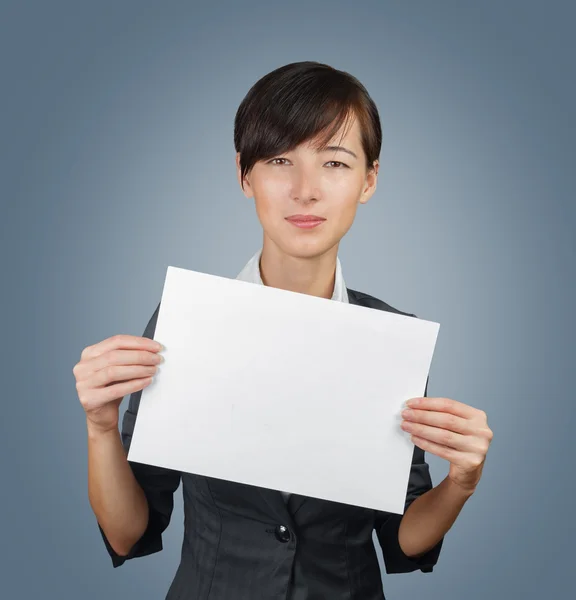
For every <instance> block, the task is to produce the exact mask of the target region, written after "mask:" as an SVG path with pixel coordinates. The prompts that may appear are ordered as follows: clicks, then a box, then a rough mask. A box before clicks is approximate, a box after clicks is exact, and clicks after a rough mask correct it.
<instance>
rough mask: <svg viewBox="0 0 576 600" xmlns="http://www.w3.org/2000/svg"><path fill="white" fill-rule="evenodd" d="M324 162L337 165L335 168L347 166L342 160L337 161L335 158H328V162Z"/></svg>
mask: <svg viewBox="0 0 576 600" xmlns="http://www.w3.org/2000/svg"><path fill="white" fill-rule="evenodd" d="M326 164H333V165H339V166H337V167H334V168H336V169H340V168H341V167H347V166H348V165H345V164H344V163H343V162H338V161H337V160H330V161H328V163H326Z"/></svg>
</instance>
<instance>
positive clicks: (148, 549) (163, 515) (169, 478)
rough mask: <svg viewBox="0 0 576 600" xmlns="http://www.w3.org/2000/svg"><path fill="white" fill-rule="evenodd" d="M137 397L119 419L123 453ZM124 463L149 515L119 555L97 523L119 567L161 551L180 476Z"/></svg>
mask: <svg viewBox="0 0 576 600" xmlns="http://www.w3.org/2000/svg"><path fill="white" fill-rule="evenodd" d="M159 310H160V304H158V307H157V308H156V310H155V311H154V314H153V315H152V317H151V319H150V321H149V322H148V325H147V326H146V329H145V330H144V334H143V337H146V338H149V339H154V332H155V329H156V321H157V319H158V312H159ZM141 396H142V390H140V391H138V392H134V393H133V394H131V395H130V400H129V403H128V408H127V409H126V411H125V413H124V417H123V419H122V431H121V436H122V445H123V446H124V449H125V451H126V453H128V450H129V448H130V442H131V440H132V432H133V431H134V424H135V422H136V416H137V414H138V407H139V405H140V397H141ZM128 464H129V465H130V467H131V469H132V473H134V476H135V477H136V481H137V482H138V483H139V484H140V487H141V488H142V489H143V491H144V494H145V496H146V499H147V501H148V508H149V518H148V526H147V528H146V531H144V533H143V535H142V537H141V538H140V539H139V540H138V541H137V542H136V543H135V544H134V546H133V547H132V548H131V550H130V552H129V553H128V554H127V555H120V554H117V553H116V552H115V550H114V549H113V548H112V546H111V545H110V542H109V541H108V539H107V538H106V534H105V533H104V530H103V529H102V527H101V526H100V523H98V528H99V530H100V533H101V535H102V539H103V540H104V544H105V546H106V550H107V551H108V554H109V555H110V557H111V559H112V565H113V566H114V567H115V568H116V567H119V566H121V565H122V564H124V563H125V562H126V561H127V560H129V559H131V558H136V557H140V556H147V555H149V554H153V553H154V552H159V551H160V550H162V533H163V532H164V530H165V529H166V528H167V527H168V524H169V523H170V517H171V515H172V510H173V507H174V492H175V491H176V490H177V489H178V486H179V485H180V478H181V473H180V472H178V471H173V470H171V469H165V468H162V467H156V466H152V465H146V464H142V463H136V462H132V461H128Z"/></svg>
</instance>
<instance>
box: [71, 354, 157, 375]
mask: <svg viewBox="0 0 576 600" xmlns="http://www.w3.org/2000/svg"><path fill="white" fill-rule="evenodd" d="M161 359H162V357H161V355H160V354H158V352H151V351H149V350H110V351H109V352H107V353H106V354H101V355H99V356H96V357H95V358H93V359H91V360H88V361H84V362H83V363H79V367H78V369H77V371H76V380H77V381H85V380H87V379H89V378H90V377H92V375H93V374H94V373H95V372H97V371H100V370H101V369H105V368H106V367H109V366H113V365H135V366H148V365H157V364H159V362H161Z"/></svg>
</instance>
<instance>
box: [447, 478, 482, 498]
mask: <svg viewBox="0 0 576 600" xmlns="http://www.w3.org/2000/svg"><path fill="white" fill-rule="evenodd" d="M445 481H446V483H447V486H448V487H449V488H450V490H451V492H452V493H453V494H455V495H458V496H460V497H461V498H463V499H464V500H468V498H470V496H472V495H473V494H474V492H475V491H476V486H475V485H474V486H463V485H461V484H460V483H458V482H456V481H454V480H453V479H452V478H451V477H450V475H448V476H447V477H446V479H445Z"/></svg>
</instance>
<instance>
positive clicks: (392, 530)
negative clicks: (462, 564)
mask: <svg viewBox="0 0 576 600" xmlns="http://www.w3.org/2000/svg"><path fill="white" fill-rule="evenodd" d="M401 520H402V515H399V514H398V515H397V514H394V515H392V516H391V517H390V518H389V519H387V520H386V522H385V523H384V524H383V525H382V527H381V528H380V531H379V532H378V538H379V540H380V545H381V547H382V556H383V558H384V564H385V566H386V573H389V574H390V573H411V572H412V571H417V570H420V571H422V573H432V571H433V570H434V566H435V565H436V563H437V562H438V558H439V556H440V550H441V549H442V544H443V543H444V538H442V539H441V540H440V541H439V542H438V543H437V544H436V545H435V546H434V547H432V548H431V549H430V550H428V551H427V552H426V553H425V554H422V555H421V556H417V557H412V556H408V555H407V554H405V553H404V551H403V550H402V548H401V547H400V541H399V539H398V531H399V529H400V521H401Z"/></svg>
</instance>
